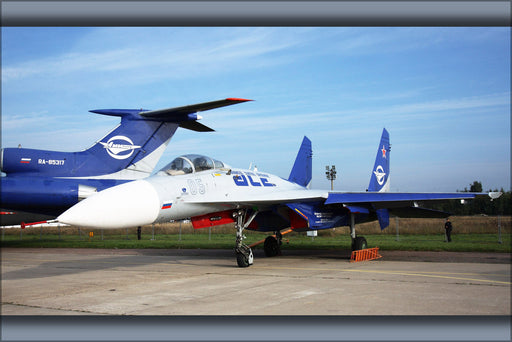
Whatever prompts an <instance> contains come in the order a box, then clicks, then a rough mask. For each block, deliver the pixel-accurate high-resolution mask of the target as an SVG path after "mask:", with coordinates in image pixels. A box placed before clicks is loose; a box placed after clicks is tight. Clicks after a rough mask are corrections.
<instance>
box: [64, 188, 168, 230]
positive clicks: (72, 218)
mask: <svg viewBox="0 0 512 342" xmlns="http://www.w3.org/2000/svg"><path fill="white" fill-rule="evenodd" d="M159 204H160V200H159V197H158V194H157V192H156V190H155V188H154V187H153V186H152V185H151V184H150V183H148V182H147V181H145V180H137V181H132V182H128V183H125V184H121V185H117V186H114V187H112V188H108V189H105V190H103V191H100V192H98V193H97V194H95V195H92V196H90V197H88V198H86V199H84V200H82V201H81V202H79V203H77V204H75V205H74V206H72V207H71V208H69V209H68V210H66V211H65V212H64V213H62V214H61V215H60V216H59V217H57V221H59V222H62V223H66V224H69V225H73V226H80V227H89V228H105V229H114V228H130V227H136V226H142V225H146V224H151V223H153V222H154V221H155V220H156V218H157V217H158V212H159V209H160V205H159Z"/></svg>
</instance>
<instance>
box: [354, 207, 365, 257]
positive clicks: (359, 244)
mask: <svg viewBox="0 0 512 342" xmlns="http://www.w3.org/2000/svg"><path fill="white" fill-rule="evenodd" d="M350 237H352V250H353V251H358V250H360V249H366V248H368V243H367V242H366V239H365V238H364V237H362V236H356V218H355V215H354V214H352V213H351V214H350Z"/></svg>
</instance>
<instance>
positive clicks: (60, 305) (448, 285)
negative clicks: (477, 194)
mask: <svg viewBox="0 0 512 342" xmlns="http://www.w3.org/2000/svg"><path fill="white" fill-rule="evenodd" d="M380 253H381V255H382V256H383V258H381V259H378V260H373V261H365V262H358V263H351V262H349V252H348V251H291V250H284V251H283V256H280V257H275V258H266V257H264V255H263V251H262V250H259V249H258V250H255V261H254V265H253V266H251V267H249V268H238V267H237V266H236V260H235V256H234V252H233V251H232V250H122V249H119V250H117V249H113V250H110V249H108V250H107V249H51V248H48V249H46V248H44V249H20V248H2V250H1V256H2V260H1V275H2V276H1V288H2V307H1V310H2V315H286V316H290V315H349V316H351V315H372V316H373V315H510V313H511V305H510V302H511V298H510V297H511V291H510V285H511V278H510V265H511V264H510V255H509V254H499V253H448V252H443V253H437V252H392V251H382V252H380Z"/></svg>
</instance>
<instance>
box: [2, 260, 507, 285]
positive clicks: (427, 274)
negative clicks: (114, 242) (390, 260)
mask: <svg viewBox="0 0 512 342" xmlns="http://www.w3.org/2000/svg"><path fill="white" fill-rule="evenodd" d="M3 261H9V260H5V259H4V260H3ZM11 261H12V259H11ZM37 261H43V262H60V261H58V260H43V259H38V260H37ZM67 261H69V262H96V263H105V264H108V263H114V261H99V260H67ZM162 263H163V264H169V265H171V264H172V265H180V266H195V265H189V264H180V263H171V262H165V261H164V262H162ZM130 264H132V265H141V264H145V263H137V262H135V263H134V262H130V263H128V264H127V265H126V266H129V265H130ZM120 266H121V267H122V266H125V265H120ZM251 268H256V269H270V270H272V269H275V270H278V269H283V270H299V271H300V270H307V271H338V272H359V273H381V274H395V275H405V276H417V277H427V278H441V279H453V280H465V281H478V282H484V283H497V284H505V285H512V282H507V281H499V280H488V279H476V278H463V277H452V276H443V275H439V274H460V275H478V274H472V273H451V272H415V273H410V272H403V271H378V270H356V269H337V268H307V267H283V266H254V265H253V266H252V267H251ZM489 275H493V274H489ZM494 276H506V275H497V274H494Z"/></svg>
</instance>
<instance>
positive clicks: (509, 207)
mask: <svg viewBox="0 0 512 342" xmlns="http://www.w3.org/2000/svg"><path fill="white" fill-rule="evenodd" d="M482 190H483V187H482V183H481V182H478V181H474V182H473V184H471V185H470V187H469V189H468V188H464V190H457V192H482ZM490 191H501V192H502V193H503V195H501V197H500V198H498V199H495V200H493V201H491V200H490V198H489V197H477V198H475V199H472V200H466V201H464V203H461V201H460V200H448V201H445V202H442V203H435V204H432V205H430V208H431V209H435V210H441V211H446V212H449V213H451V214H452V215H461V216H467V215H512V194H511V192H510V191H505V190H504V189H503V188H501V190H498V189H494V190H489V191H488V192H490Z"/></svg>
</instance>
